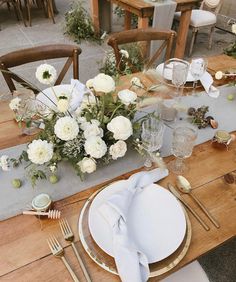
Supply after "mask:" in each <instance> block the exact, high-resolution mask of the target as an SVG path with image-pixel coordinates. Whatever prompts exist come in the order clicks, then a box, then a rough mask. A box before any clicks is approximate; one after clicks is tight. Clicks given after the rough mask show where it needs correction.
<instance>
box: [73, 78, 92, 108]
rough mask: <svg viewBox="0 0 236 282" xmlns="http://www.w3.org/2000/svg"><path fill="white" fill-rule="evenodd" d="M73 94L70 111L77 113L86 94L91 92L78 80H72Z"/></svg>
mask: <svg viewBox="0 0 236 282" xmlns="http://www.w3.org/2000/svg"><path fill="white" fill-rule="evenodd" d="M70 84H71V86H72V89H73V91H72V94H71V98H70V109H71V110H72V111H75V110H76V109H77V108H78V106H79V105H80V103H81V102H82V100H83V97H84V94H85V93H89V92H90V90H88V89H87V87H86V86H85V85H84V84H83V83H81V82H80V81H79V80H78V79H71V82H70Z"/></svg>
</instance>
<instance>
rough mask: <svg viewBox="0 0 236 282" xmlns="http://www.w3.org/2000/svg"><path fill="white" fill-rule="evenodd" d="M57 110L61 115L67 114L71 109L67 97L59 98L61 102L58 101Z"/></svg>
mask: <svg viewBox="0 0 236 282" xmlns="http://www.w3.org/2000/svg"><path fill="white" fill-rule="evenodd" d="M57 109H58V111H59V112H61V113H65V112H66V111H67V110H68V109H69V100H68V98H67V97H65V96H63V98H60V97H59V100H58V101H57Z"/></svg>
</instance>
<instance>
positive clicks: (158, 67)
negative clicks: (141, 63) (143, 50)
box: [156, 63, 194, 82]
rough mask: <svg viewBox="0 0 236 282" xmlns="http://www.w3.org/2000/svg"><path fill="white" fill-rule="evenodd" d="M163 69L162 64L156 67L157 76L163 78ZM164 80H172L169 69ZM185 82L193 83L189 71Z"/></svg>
mask: <svg viewBox="0 0 236 282" xmlns="http://www.w3.org/2000/svg"><path fill="white" fill-rule="evenodd" d="M163 67H164V63H162V64H160V65H158V66H157V67H156V72H157V73H158V74H159V75H161V76H163ZM164 78H165V79H167V80H171V79H172V70H171V68H170V70H169V71H165V77H164ZM186 81H187V82H193V81H194V78H193V77H192V75H191V73H190V71H189V72H188V76H187V80H186Z"/></svg>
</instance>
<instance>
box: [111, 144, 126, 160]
mask: <svg viewBox="0 0 236 282" xmlns="http://www.w3.org/2000/svg"><path fill="white" fill-rule="evenodd" d="M126 151H127V145H126V143H125V142H124V141H122V140H119V141H117V142H116V143H115V144H114V145H111V147H110V149H109V153H110V155H111V157H112V159H113V160H116V159H118V158H122V157H124V155H125V153H126Z"/></svg>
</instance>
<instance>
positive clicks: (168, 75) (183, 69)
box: [163, 58, 189, 98]
mask: <svg viewBox="0 0 236 282" xmlns="http://www.w3.org/2000/svg"><path fill="white" fill-rule="evenodd" d="M188 71H189V63H188V62H186V61H184V60H181V59H176V58H173V59H170V60H168V61H166V62H165V63H164V67H163V77H164V79H165V80H168V81H171V82H172V84H174V85H175V87H176V88H177V90H176V91H175V92H172V93H170V95H171V96H172V97H173V98H178V97H180V96H181V91H180V87H181V86H183V85H184V84H185V83H186V80H187V76H188Z"/></svg>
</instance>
